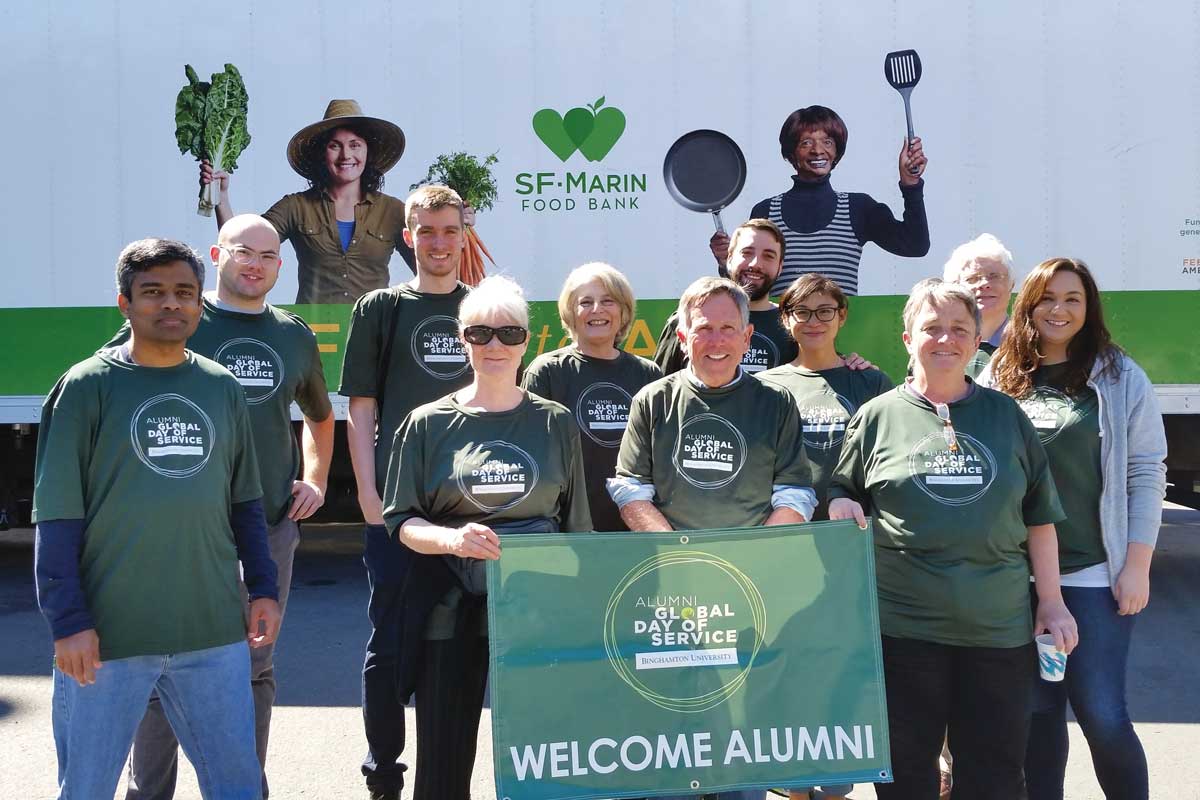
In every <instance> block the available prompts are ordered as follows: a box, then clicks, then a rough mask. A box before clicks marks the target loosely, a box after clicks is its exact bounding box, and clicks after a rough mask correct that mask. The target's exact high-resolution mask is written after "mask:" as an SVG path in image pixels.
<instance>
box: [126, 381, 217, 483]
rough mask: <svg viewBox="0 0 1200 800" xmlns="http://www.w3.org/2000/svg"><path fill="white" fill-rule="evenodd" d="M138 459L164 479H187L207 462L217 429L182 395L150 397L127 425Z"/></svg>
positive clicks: (139, 407)
mask: <svg viewBox="0 0 1200 800" xmlns="http://www.w3.org/2000/svg"><path fill="white" fill-rule="evenodd" d="M129 434H130V438H131V439H132V440H133V451H134V452H135V453H137V457H138V459H139V460H140V461H141V462H142V463H143V464H145V465H146V466H147V467H149V468H150V469H151V470H153V471H154V472H157V473H158V474H159V475H162V476H163V477H164V478H190V477H191V476H192V475H195V474H196V473H198V472H199V471H200V470H202V469H204V466H205V465H206V464H207V463H208V459H209V457H211V456H212V448H213V444H214V442H215V441H216V429H215V428H214V427H213V423H212V419H210V418H209V416H208V414H205V413H204V409H202V408H200V406H198V405H196V404H195V403H193V402H192V401H191V400H188V399H187V398H186V397H184V396H183V395H178V394H160V395H156V396H154V397H151V398H150V399H149V400H147V401H146V402H144V403H142V404H141V405H140V406H138V408H137V410H136V411H134V412H133V417H132V419H131V420H130V424H129Z"/></svg>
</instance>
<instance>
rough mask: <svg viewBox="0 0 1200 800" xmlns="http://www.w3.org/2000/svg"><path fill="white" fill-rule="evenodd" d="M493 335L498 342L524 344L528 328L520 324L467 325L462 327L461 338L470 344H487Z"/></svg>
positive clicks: (527, 335)
mask: <svg viewBox="0 0 1200 800" xmlns="http://www.w3.org/2000/svg"><path fill="white" fill-rule="evenodd" d="M493 336H495V337H496V338H498V339H499V340H500V344H507V345H515V344H525V340H526V339H528V338H529V330H528V329H527V328H522V327H521V326H520V325H502V326H500V327H499V328H493V327H492V326H491V325H468V326H467V327H465V328H463V338H464V339H466V340H467V341H468V342H470V343H471V344H480V345H482V344H487V343H488V342H490V341H491V340H492V337H493Z"/></svg>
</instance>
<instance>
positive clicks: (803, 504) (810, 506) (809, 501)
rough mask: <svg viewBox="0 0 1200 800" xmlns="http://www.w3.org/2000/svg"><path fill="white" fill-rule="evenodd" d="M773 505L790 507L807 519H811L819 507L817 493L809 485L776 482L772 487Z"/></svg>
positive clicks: (773, 506)
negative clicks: (789, 484) (785, 484)
mask: <svg viewBox="0 0 1200 800" xmlns="http://www.w3.org/2000/svg"><path fill="white" fill-rule="evenodd" d="M771 507H772V508H790V509H792V510H793V511H795V512H796V513H797V514H800V515H801V516H802V517H804V519H805V520H806V521H807V520H811V519H812V518H813V511H814V510H815V509H816V507H817V493H816V492H814V491H813V490H812V489H809V488H808V487H807V486H784V485H781V484H776V485H774V486H772V487H771Z"/></svg>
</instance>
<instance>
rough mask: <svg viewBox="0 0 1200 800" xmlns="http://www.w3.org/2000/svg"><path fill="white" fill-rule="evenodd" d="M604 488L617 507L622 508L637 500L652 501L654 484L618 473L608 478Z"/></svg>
mask: <svg viewBox="0 0 1200 800" xmlns="http://www.w3.org/2000/svg"><path fill="white" fill-rule="evenodd" d="M605 488H606V489H608V496H609V497H611V498H612V501H613V502H614V503H616V504H617V508H624V507H625V506H627V505H629V504H630V503H632V502H634V501H637V500H645V501H647V502H650V503H653V502H654V495H655V491H654V484H653V483H644V482H642V481H640V480H638V479H637V478H632V477H626V476H621V475H618V476H617V477H615V478H609V479H608V480H607V482H606V483H605Z"/></svg>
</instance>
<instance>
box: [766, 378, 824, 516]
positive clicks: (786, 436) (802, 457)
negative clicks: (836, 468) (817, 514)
mask: <svg viewBox="0 0 1200 800" xmlns="http://www.w3.org/2000/svg"><path fill="white" fill-rule="evenodd" d="M770 389H771V390H772V391H774V392H775V395H774V398H775V400H776V402H777V408H778V414H777V415H776V419H777V420H778V422H777V423H776V431H777V433H776V440H775V475H774V479H773V480H772V486H771V508H772V512H771V514H770V515H769V516H768V517H767V522H766V524H768V525H785V524H791V523H793V522H807V521H808V520H810V519H812V515H813V511H814V510H816V507H817V495H816V493H815V492H814V491H813V490H812V489H811V488H809V487H811V486H812V482H813V481H812V464H811V463H809V460H808V454H807V453H805V451H804V439H803V437H802V436H801V424H802V423H801V420H800V412H799V410H798V409H797V407H796V403H795V401H794V400H793V399H792V396H791V394H789V393H788V392H787V391H785V390H782V389H777V388H776V387H773V386H772V387H770ZM763 411H764V413H766V409H764V410H763ZM788 512H790V513H788ZM797 517H799V519H797ZM772 520H777V521H775V522H772Z"/></svg>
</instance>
